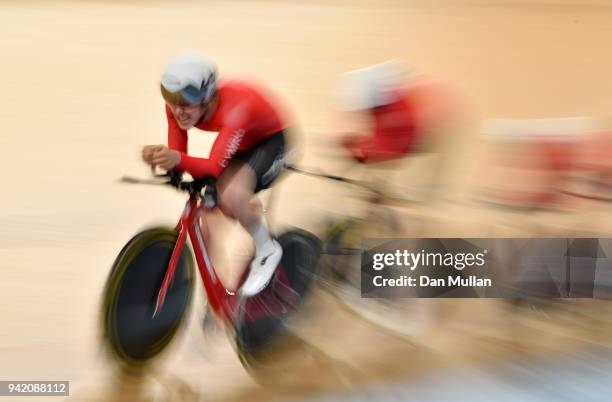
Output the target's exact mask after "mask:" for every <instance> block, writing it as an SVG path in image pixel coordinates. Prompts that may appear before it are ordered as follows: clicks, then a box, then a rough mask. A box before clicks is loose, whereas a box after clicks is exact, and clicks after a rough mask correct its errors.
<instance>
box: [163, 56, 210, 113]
mask: <svg viewBox="0 0 612 402" xmlns="http://www.w3.org/2000/svg"><path fill="white" fill-rule="evenodd" d="M216 90H217V71H216V68H215V65H214V64H213V63H212V62H211V61H209V60H207V59H206V58H203V57H202V56H199V55H197V54H193V53H190V54H183V55H180V56H178V57H176V58H175V59H173V60H172V61H170V62H169V63H168V64H167V65H166V68H165V70H164V72H163V74H162V76H161V93H162V96H163V97H164V99H165V100H166V102H168V103H169V104H171V105H196V104H199V103H202V102H205V103H206V102H210V101H211V100H212V98H213V96H214V95H215V93H216Z"/></svg>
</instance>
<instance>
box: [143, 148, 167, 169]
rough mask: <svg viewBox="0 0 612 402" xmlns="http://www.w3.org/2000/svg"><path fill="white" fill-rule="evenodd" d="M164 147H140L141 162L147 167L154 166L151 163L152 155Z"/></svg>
mask: <svg viewBox="0 0 612 402" xmlns="http://www.w3.org/2000/svg"><path fill="white" fill-rule="evenodd" d="M163 147H164V145H145V146H144V147H142V153H141V156H142V160H143V161H144V162H145V163H146V164H148V165H155V164H154V163H153V154H154V153H155V151H158V150H160V149H162V148H163Z"/></svg>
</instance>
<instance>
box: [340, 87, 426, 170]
mask: <svg viewBox="0 0 612 402" xmlns="http://www.w3.org/2000/svg"><path fill="white" fill-rule="evenodd" d="M370 114H371V116H372V118H373V121H374V128H373V130H372V132H371V134H369V135H363V136H353V135H349V136H346V137H345V138H344V139H343V145H344V147H345V148H346V149H347V150H348V151H349V152H350V153H351V156H352V157H353V158H354V159H355V160H357V161H359V162H362V163H367V162H377V161H386V160H391V159H396V158H399V157H401V156H403V155H405V154H408V153H410V152H411V151H412V149H413V145H414V144H415V140H416V138H417V132H416V127H415V122H414V116H413V112H412V109H411V106H410V103H409V102H408V100H407V99H406V98H405V97H402V96H398V97H397V99H396V100H395V101H393V102H392V103H389V104H387V105H382V106H377V107H374V108H372V109H371V110H370Z"/></svg>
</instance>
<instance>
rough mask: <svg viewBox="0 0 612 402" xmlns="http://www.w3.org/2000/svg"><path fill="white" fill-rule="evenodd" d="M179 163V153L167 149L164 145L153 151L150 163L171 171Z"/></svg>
mask: <svg viewBox="0 0 612 402" xmlns="http://www.w3.org/2000/svg"><path fill="white" fill-rule="evenodd" d="M180 161H181V154H180V152H179V151H175V150H173V149H169V148H168V147H167V146H165V145H160V146H158V147H156V148H155V149H154V150H153V156H152V157H151V162H152V164H153V165H157V166H159V167H160V168H162V169H165V170H172V169H173V168H174V167H175V166H176V165H178V164H179V162H180Z"/></svg>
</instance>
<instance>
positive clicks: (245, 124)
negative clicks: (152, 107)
mask: <svg viewBox="0 0 612 402" xmlns="http://www.w3.org/2000/svg"><path fill="white" fill-rule="evenodd" d="M217 93H218V105H217V108H216V110H215V112H214V114H211V115H210V117H209V118H208V119H207V120H200V121H199V122H198V123H196V124H195V125H194V127H196V128H199V129H200V130H204V131H213V132H218V133H219V134H218V135H217V138H216V140H215V142H214V144H213V146H212V149H211V151H210V156H209V157H208V158H195V157H193V156H189V155H187V131H186V130H183V129H181V128H180V127H179V125H178V124H177V122H176V119H175V117H174V115H173V114H172V110H171V106H169V105H166V116H167V117H168V147H169V148H171V149H174V150H177V151H180V153H181V154H180V155H181V160H180V162H179V163H178V164H177V165H176V166H175V168H176V169H178V170H182V171H186V172H189V173H190V174H191V175H192V176H194V177H203V176H214V177H219V175H220V174H221V172H223V171H224V170H225V168H227V166H228V165H229V162H230V161H231V160H232V158H233V157H234V155H235V154H236V153H239V152H240V151H245V150H249V149H252V148H253V147H254V146H255V145H256V144H258V143H259V142H261V141H263V140H264V139H266V138H268V137H270V136H272V135H274V134H276V133H278V132H280V131H282V130H283V129H285V128H286V127H285V126H284V125H283V123H282V122H281V119H280V117H279V116H278V114H277V112H276V110H275V109H274V108H273V107H272V106H271V105H270V104H269V103H268V102H267V101H266V100H265V99H264V98H263V97H262V96H261V95H260V94H259V93H258V92H257V91H256V90H255V89H254V88H253V87H251V86H248V85H246V84H244V83H240V82H236V81H229V82H225V81H220V82H219V83H218V84H217Z"/></svg>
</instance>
